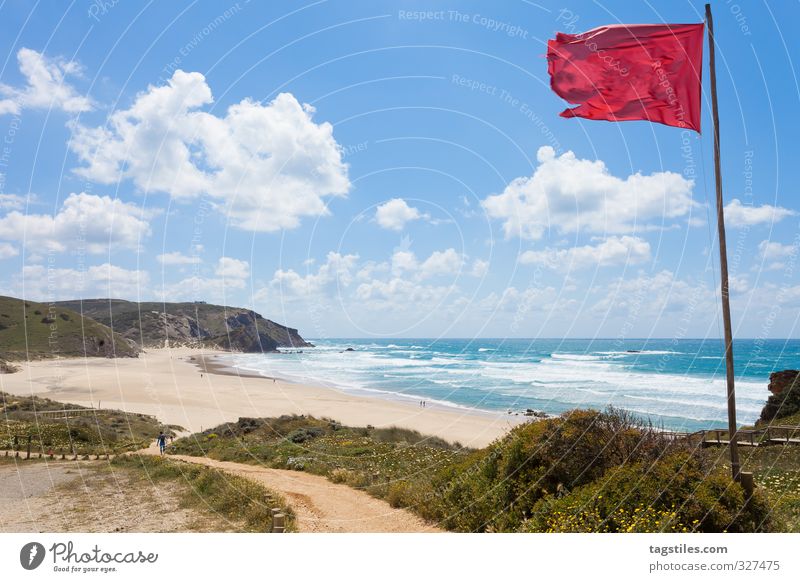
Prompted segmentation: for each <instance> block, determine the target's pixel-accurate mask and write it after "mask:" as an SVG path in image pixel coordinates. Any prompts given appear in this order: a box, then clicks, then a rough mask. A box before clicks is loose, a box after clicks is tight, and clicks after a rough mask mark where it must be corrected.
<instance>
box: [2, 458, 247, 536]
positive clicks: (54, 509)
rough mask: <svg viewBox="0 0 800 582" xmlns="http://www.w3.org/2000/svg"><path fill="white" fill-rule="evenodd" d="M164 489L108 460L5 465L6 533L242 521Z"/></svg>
mask: <svg viewBox="0 0 800 582" xmlns="http://www.w3.org/2000/svg"><path fill="white" fill-rule="evenodd" d="M181 487H183V486H182V484H180V483H177V484H173V485H171V486H170V487H162V486H159V485H158V484H154V483H151V482H149V481H147V480H145V479H142V478H141V476H140V475H139V474H137V473H131V472H129V471H126V470H120V469H113V468H112V467H110V466H109V465H108V461H96V460H92V461H38V460H37V461H21V462H17V463H14V462H2V463H0V532H18V533H21V532H86V533H93V532H189V531H192V532H226V531H239V529H238V527H239V525H238V524H236V523H231V522H229V521H228V520H227V519H225V518H224V517H222V516H220V515H218V514H215V513H212V512H209V511H203V510H201V509H199V508H185V507H182V506H181V495H180V490H181Z"/></svg>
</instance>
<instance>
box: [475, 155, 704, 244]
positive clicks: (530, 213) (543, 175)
mask: <svg viewBox="0 0 800 582" xmlns="http://www.w3.org/2000/svg"><path fill="white" fill-rule="evenodd" d="M537 159H538V161H539V166H538V167H537V168H536V170H535V171H534V173H533V175H532V176H531V177H523V178H517V179H515V180H514V181H513V182H511V183H510V184H509V185H508V186H507V187H506V189H505V190H504V191H503V192H502V193H501V194H497V195H494V196H489V197H488V198H486V199H485V200H484V201H483V202H482V204H483V207H484V209H485V210H486V212H487V213H488V214H489V216H491V217H493V218H497V219H501V220H503V221H504V223H503V230H504V231H505V233H506V236H508V237H511V236H519V237H522V238H528V239H534V240H537V239H540V238H541V237H542V236H543V235H544V233H545V232H546V231H547V230H548V229H551V228H552V229H555V230H556V231H557V232H559V233H572V232H577V231H581V230H584V231H588V232H593V233H623V232H630V231H633V230H635V229H640V230H641V229H644V228H651V227H653V225H648V223H649V222H650V221H653V220H657V221H659V222H660V221H662V220H668V219H673V218H677V217H681V216H685V215H686V214H688V213H689V212H690V210H691V209H692V208H693V207H694V206H695V203H694V202H693V200H692V188H693V187H694V182H693V181H692V180H686V179H684V178H683V177H682V176H681V175H680V174H677V173H674V172H656V173H654V174H650V175H649V176H644V175H642V174H640V173H636V174H632V175H630V176H628V177H626V178H624V179H621V178H618V177H616V176H613V175H611V174H610V173H609V171H608V168H607V167H606V165H605V164H604V163H603V162H602V161H600V160H597V161H591V160H581V159H579V158H577V157H576V156H575V154H574V153H572V152H566V153H565V154H562V155H561V156H556V154H555V151H554V150H553V148H551V147H550V146H543V147H541V148H539V151H538V153H537Z"/></svg>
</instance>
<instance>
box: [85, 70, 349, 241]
mask: <svg viewBox="0 0 800 582" xmlns="http://www.w3.org/2000/svg"><path fill="white" fill-rule="evenodd" d="M212 102H213V97H212V94H211V89H210V88H209V86H208V85H207V84H206V80H205V77H203V75H201V74H200V73H186V72H184V71H180V70H179V71H176V72H175V74H174V75H173V76H172V78H171V79H170V80H169V82H168V84H167V85H164V86H160V87H153V86H150V87H148V89H147V90H146V91H145V92H143V93H140V94H139V95H138V96H137V97H136V99H135V101H134V103H133V104H132V105H131V107H130V108H129V109H126V110H119V111H116V112H114V113H113V114H112V115H111V116H110V118H109V120H108V123H107V124H106V125H103V126H100V127H95V128H89V127H84V126H82V125H75V126H74V136H73V139H72V141H71V142H70V147H71V148H72V149H73V151H74V152H75V153H76V154H77V155H78V157H79V158H80V160H81V161H82V162H83V163H84V166H82V167H81V168H78V169H77V170H76V172H77V173H78V174H79V175H81V176H83V177H86V178H89V179H92V180H95V181H98V182H101V183H104V184H111V183H114V182H117V181H119V180H124V179H130V180H132V181H133V182H134V183H135V184H136V186H138V187H139V188H141V189H142V190H145V191H160V192H165V193H168V194H170V195H171V196H173V197H174V198H176V199H191V198H194V197H197V196H200V195H203V194H205V195H208V196H209V197H211V198H212V199H214V200H216V201H218V202H219V204H220V208H221V209H222V210H224V211H225V213H226V214H227V216H228V218H229V220H230V221H231V224H232V225H234V226H236V227H239V228H243V229H248V230H255V231H276V230H280V229H286V228H294V227H296V226H298V224H299V223H300V220H301V218H303V217H306V216H323V215H326V214H328V210H327V207H326V201H325V197H327V196H337V195H344V194H346V193H347V191H348V190H349V188H350V181H349V179H348V177H347V165H346V164H345V163H343V162H342V155H341V151H340V148H339V146H338V144H337V143H336V140H335V139H334V137H333V127H332V126H331V124H330V123H320V124H317V123H314V121H312V115H313V113H314V109H313V107H311V106H309V105H301V104H300V103H299V102H298V101H297V99H295V97H294V96H293V95H291V94H290V93H281V94H280V95H278V96H277V97H276V98H275V99H274V100H273V101H272V102H270V103H268V104H266V105H262V104H261V103H258V102H256V101H252V100H249V99H245V100H243V101H241V102H239V103H237V104H234V105H232V106H231V107H229V108H228V110H227V112H226V114H225V116H224V117H218V116H216V115H214V114H212V113H208V112H205V111H202V110H201V107H203V106H206V105H209V104H211V103H212Z"/></svg>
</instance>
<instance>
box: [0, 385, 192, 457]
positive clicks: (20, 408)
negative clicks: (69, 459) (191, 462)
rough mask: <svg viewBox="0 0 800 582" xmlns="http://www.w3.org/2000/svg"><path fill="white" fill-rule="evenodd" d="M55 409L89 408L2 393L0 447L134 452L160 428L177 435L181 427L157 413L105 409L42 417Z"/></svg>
mask: <svg viewBox="0 0 800 582" xmlns="http://www.w3.org/2000/svg"><path fill="white" fill-rule="evenodd" d="M53 410H86V407H84V406H77V405H74V404H64V403H61V402H56V401H55V400H50V399H49V398H41V397H38V396H14V395H12V394H7V393H5V392H0V418H1V419H2V420H0V449H9V450H10V449H11V448H12V447H13V446H14V444H15V439H14V437H16V445H17V447H18V448H19V447H22V448H26V447H27V442H28V437H31V450H32V451H36V452H48V451H53V452H55V453H60V452H65V453H73V452H74V453H77V454H79V455H83V454H101V453H114V452H121V451H134V450H138V449H141V448H144V447H147V446H148V445H149V444H150V443H151V442H153V441H154V440H155V438H156V435H158V433H159V432H160V431H162V430H163V431H165V432H166V433H169V434H174V431H175V430H182V429H181V428H180V427H177V426H165V425H163V424H161V423H160V422H159V421H158V419H156V418H155V417H154V416H149V415H146V414H138V413H126V412H123V411H121V410H112V411H102V412H97V413H96V414H91V415H87V416H74V417H72V416H71V417H68V418H64V417H61V418H58V417H55V418H54V417H52V416H50V415H46V416H39V415H38V414H37V413H39V412H45V411H53Z"/></svg>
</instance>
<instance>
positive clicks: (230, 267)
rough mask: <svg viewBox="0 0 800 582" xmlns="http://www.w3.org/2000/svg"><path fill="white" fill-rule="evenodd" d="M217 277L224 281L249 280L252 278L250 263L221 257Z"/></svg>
mask: <svg viewBox="0 0 800 582" xmlns="http://www.w3.org/2000/svg"><path fill="white" fill-rule="evenodd" d="M216 275H217V277H222V278H223V279H242V280H243V279H247V278H248V277H249V276H250V263H248V262H247V261H240V260H239V259H232V258H230V257H220V259H219V262H218V263H217V270H216Z"/></svg>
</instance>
